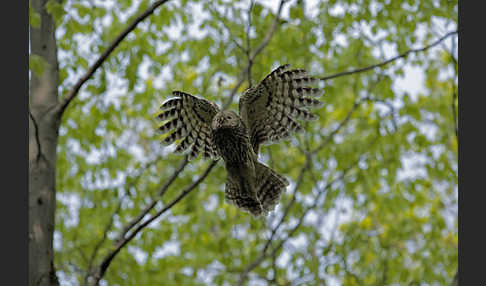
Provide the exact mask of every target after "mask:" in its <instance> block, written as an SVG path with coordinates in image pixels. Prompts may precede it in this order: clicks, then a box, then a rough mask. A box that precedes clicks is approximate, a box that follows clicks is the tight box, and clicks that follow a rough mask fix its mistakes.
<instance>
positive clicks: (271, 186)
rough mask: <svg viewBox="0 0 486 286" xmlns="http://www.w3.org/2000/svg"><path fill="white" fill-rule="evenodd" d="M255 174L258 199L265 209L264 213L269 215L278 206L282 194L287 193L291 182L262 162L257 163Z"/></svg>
mask: <svg viewBox="0 0 486 286" xmlns="http://www.w3.org/2000/svg"><path fill="white" fill-rule="evenodd" d="M255 173H256V177H257V180H256V189H257V195H258V199H259V200H260V203H261V206H262V207H263V213H265V214H267V213H268V212H270V211H272V210H273V209H274V208H275V206H276V205H277V204H278V202H279V201H280V197H281V196H282V192H283V191H285V188H286V187H287V186H288V185H289V182H288V181H287V179H285V178H284V177H283V176H281V175H279V174H278V173H277V172H275V171H274V170H272V169H270V168H269V167H267V166H265V165H264V164H262V163H260V162H257V163H256V165H255Z"/></svg>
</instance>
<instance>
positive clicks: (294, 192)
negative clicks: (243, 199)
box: [263, 156, 311, 253]
mask: <svg viewBox="0 0 486 286" xmlns="http://www.w3.org/2000/svg"><path fill="white" fill-rule="evenodd" d="M306 157H307V158H306V161H305V165H304V167H302V168H301V169H300V173H299V176H298V178H297V182H296V184H295V187H294V190H293V191H292V199H291V200H290V202H289V203H288V204H287V206H286V207H285V210H284V211H283V215H282V217H281V218H280V221H279V222H278V224H277V225H276V226H275V227H274V228H273V229H272V233H271V235H270V238H269V239H268V240H267V242H266V243H265V246H264V247H263V253H266V252H267V250H268V247H269V246H270V244H271V243H272V241H273V239H274V236H275V234H276V233H277V231H278V229H279V228H280V226H281V225H282V223H283V222H284V221H285V218H286V217H287V215H288V213H289V212H290V209H291V207H292V205H293V204H294V203H295V200H296V194H297V190H298V189H299V188H300V185H301V184H302V181H303V179H304V174H305V172H306V171H308V170H309V169H310V166H311V164H310V156H306Z"/></svg>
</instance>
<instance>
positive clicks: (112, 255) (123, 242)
mask: <svg viewBox="0 0 486 286" xmlns="http://www.w3.org/2000/svg"><path fill="white" fill-rule="evenodd" d="M216 163H217V161H212V162H211V164H210V165H209V166H208V167H207V168H206V170H205V171H204V173H203V174H202V175H201V176H200V177H199V178H198V179H197V180H196V181H194V182H193V183H192V184H191V185H190V186H188V187H187V188H185V189H184V190H182V192H181V193H180V194H179V196H177V197H176V198H175V199H174V200H172V201H171V202H170V203H169V204H167V205H166V206H165V207H164V208H162V209H161V210H160V211H158V212H157V213H156V214H154V215H153V216H152V217H151V218H149V219H148V220H146V221H145V222H143V223H142V224H140V225H138V226H137V228H135V229H134V230H133V231H132V232H131V233H130V234H129V235H128V236H127V237H126V238H123V239H122V240H120V241H119V242H118V243H117V245H116V246H115V248H114V249H113V250H111V251H110V252H109V253H108V254H107V255H106V256H105V258H104V259H103V261H102V262H101V264H100V266H99V269H98V272H97V273H96V276H95V281H94V283H93V285H98V283H99V281H100V280H101V278H103V276H104V275H105V273H106V270H107V269H108V267H109V266H110V263H111V261H112V260H113V258H115V256H116V255H117V254H118V253H119V252H120V250H121V249H122V248H123V247H124V246H125V245H126V244H127V243H128V242H130V241H131V240H132V239H133V238H134V237H135V236H136V235H137V234H138V233H139V232H140V231H141V230H142V229H144V228H145V227H147V226H148V225H149V224H150V223H152V222H153V221H154V220H155V219H157V218H158V217H159V216H161V215H162V214H164V213H165V212H166V211H168V210H169V209H171V208H172V207H173V206H174V205H175V204H176V203H177V202H179V201H180V200H181V199H182V198H184V197H185V196H187V195H188V194H189V193H190V192H191V191H192V190H193V189H195V188H196V187H197V186H198V185H199V184H200V183H201V182H202V181H203V180H204V179H205V178H206V177H207V176H208V175H209V173H210V172H211V170H212V169H213V167H214V166H216Z"/></svg>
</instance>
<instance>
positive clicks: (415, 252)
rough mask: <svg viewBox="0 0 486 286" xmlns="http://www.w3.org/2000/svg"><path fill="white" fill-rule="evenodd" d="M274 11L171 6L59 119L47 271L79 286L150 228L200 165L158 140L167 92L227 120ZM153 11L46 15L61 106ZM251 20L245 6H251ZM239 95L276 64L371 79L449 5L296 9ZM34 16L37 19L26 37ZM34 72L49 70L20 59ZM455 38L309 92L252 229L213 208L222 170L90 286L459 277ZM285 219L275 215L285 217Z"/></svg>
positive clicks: (56, 7)
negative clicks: (180, 93)
mask: <svg viewBox="0 0 486 286" xmlns="http://www.w3.org/2000/svg"><path fill="white" fill-rule="evenodd" d="M278 4H279V3H278V1H270V0H267V1H264V0H258V1H251V2H250V1H229V0H225V1H223V0H217V1H199V0H189V1H175V0H174V1H168V2H167V3H165V4H164V5H162V6H161V7H159V8H158V9H156V10H155V12H154V14H153V15H151V16H150V17H148V18H147V19H146V20H145V21H143V22H141V23H140V24H139V25H138V27H137V28H136V29H135V30H134V31H132V32H131V33H130V34H129V35H128V37H127V38H126V39H125V40H124V41H123V42H122V43H121V44H120V45H119V46H118V47H117V48H116V50H115V51H114V52H113V53H112V54H111V55H110V57H109V58H108V59H107V60H106V61H105V62H104V63H103V65H102V66H101V68H100V69H99V70H98V71H97V72H96V73H95V74H94V76H93V78H92V79H91V80H89V81H88V82H87V83H86V84H85V86H84V87H83V89H82V90H81V91H80V94H79V96H78V97H77V98H76V100H74V101H73V103H72V105H71V106H70V107H69V108H68V110H66V113H65V114H64V116H63V121H62V125H61V128H60V141H59V145H58V162H57V164H58V166H57V212H56V231H55V236H54V247H55V251H56V253H55V266H56V268H57V270H58V276H59V279H60V282H61V285H80V284H83V283H85V282H87V281H90V279H91V277H90V276H92V275H93V272H94V270H93V269H95V267H96V266H97V265H99V263H101V261H102V259H103V257H104V256H105V255H106V254H107V253H108V252H109V251H111V250H112V249H113V248H114V245H116V241H115V240H116V238H117V237H118V236H119V235H120V233H121V232H122V230H123V228H124V227H125V225H126V224H127V223H129V222H130V221H131V220H132V219H133V218H134V217H136V216H137V215H139V214H140V213H141V212H142V211H143V209H144V208H145V207H147V206H148V205H150V204H151V203H152V202H153V201H160V202H159V203H158V204H157V205H156V206H155V207H154V208H153V210H152V211H151V212H150V213H149V214H148V215H147V217H149V216H150V214H154V213H155V212H157V211H159V210H160V209H162V208H163V207H164V206H165V205H167V204H168V203H169V202H171V201H172V200H173V199H174V198H176V197H177V196H178V195H179V194H180V192H181V191H182V190H183V189H185V188H187V187H188V186H189V185H190V184H191V183H192V182H193V181H194V180H195V179H196V178H198V177H199V176H201V174H203V172H204V170H205V168H206V167H207V166H208V165H209V164H210V162H208V161H205V160H203V159H202V158H198V159H196V160H194V161H191V162H190V163H189V164H187V165H186V166H185V167H184V168H183V170H182V171H181V172H180V173H178V176H177V178H176V179H175V180H174V181H173V183H172V184H171V185H170V186H169V187H168V188H167V190H166V192H165V193H164V195H163V196H162V197H159V196H158V193H159V191H160V189H161V187H162V186H163V185H164V184H165V183H167V182H168V180H169V178H170V177H171V175H172V174H173V173H174V172H175V171H176V169H177V167H178V166H180V164H181V162H183V161H184V159H183V156H180V155H174V154H172V153H171V151H172V150H173V149H174V148H173V146H169V147H165V146H162V145H161V144H160V139H161V137H160V136H159V135H157V134H156V133H155V130H156V128H157V124H158V123H157V121H156V120H155V116H156V114H157V110H158V106H160V104H161V103H162V101H164V100H165V99H167V98H169V97H170V95H171V91H172V90H174V89H178V90H184V91H186V92H189V93H192V94H195V95H199V96H203V97H205V98H207V99H209V100H213V101H215V102H217V103H218V104H219V105H220V106H221V105H222V104H224V102H225V100H227V99H228V98H229V95H230V93H231V90H232V89H233V88H234V87H235V85H236V84H237V81H238V75H240V74H241V73H242V71H243V70H244V69H245V67H246V66H247V64H248V54H249V52H251V51H253V50H254V49H255V48H256V47H257V46H258V45H259V44H260V43H262V41H263V39H264V38H265V36H266V35H267V33H268V31H269V29H270V27H271V25H272V22H273V20H274V18H275V13H276V12H277V7H278ZM150 5H151V1H147V0H141V1H128V0H121V1H101V0H82V1H72V0H64V1H62V2H61V3H59V2H56V1H49V2H48V4H47V9H48V11H49V12H50V13H51V14H52V15H53V16H54V17H55V19H56V21H57V25H58V26H57V32H56V38H57V44H58V55H59V69H60V75H61V76H60V85H59V93H60V96H61V97H62V96H65V95H66V94H67V93H68V92H69V90H70V89H71V88H72V86H73V85H74V83H75V82H76V81H77V79H78V78H79V77H80V76H81V75H83V74H84V73H85V72H86V70H87V69H88V68H89V65H90V64H92V63H93V62H94V61H95V60H96V59H97V57H98V55H99V54H101V53H102V52H103V51H104V50H105V49H106V48H107V46H108V45H109V44H110V42H111V41H113V39H114V38H115V37H116V36H117V35H118V34H119V33H120V32H121V31H122V30H123V29H125V28H126V26H127V24H128V23H129V22H130V21H131V20H133V19H134V18H135V17H136V16H137V15H138V14H140V13H141V12H143V11H144V10H146V9H147V8H148V7H149V6H150ZM250 7H251V9H250ZM281 14H282V15H281V19H280V21H279V25H278V27H277V28H276V30H275V33H274V34H273V36H272V38H271V40H270V41H269V43H268V45H267V46H266V47H265V48H264V49H263V50H262V51H261V53H260V54H259V55H257V56H256V58H255V60H254V61H253V63H252V67H251V74H250V77H248V78H247V79H246V80H245V81H244V82H243V84H242V85H241V86H239V87H238V90H237V91H238V93H237V96H236V97H234V98H233V101H232V104H231V106H230V108H233V109H236V108H237V102H238V101H237V100H238V94H240V93H241V92H242V91H243V90H244V88H246V87H248V85H249V84H250V80H251V83H252V84H256V83H257V82H258V81H260V80H261V79H262V78H263V77H264V76H265V75H266V74H267V73H268V72H270V71H271V70H272V69H273V68H275V67H277V66H278V65H280V64H285V63H289V64H291V65H292V66H293V67H295V68H305V69H307V70H308V71H309V73H310V74H311V75H314V76H319V77H323V76H328V75H332V74H334V73H337V72H342V71H346V70H352V69H356V68H360V67H365V66H370V65H373V64H376V63H379V62H383V61H384V60H386V59H388V58H391V57H393V56H395V55H398V54H400V53H403V52H406V51H407V50H410V49H413V48H421V47H425V46H427V45H429V44H431V43H432V42H433V41H435V40H437V39H438V38H440V37H441V36H443V35H445V34H446V33H448V32H450V31H455V30H457V1H433V0H418V1H396V0H329V1H317V0H315V1H310V0H308V1H305V0H299V1H296V0H291V1H287V2H285V3H284V4H283V9H282V13H281ZM39 21H40V19H39V17H38V15H36V13H35V12H33V11H32V10H31V11H30V23H31V25H39ZM30 68H31V71H32V72H36V73H41V72H42V70H43V63H42V61H41V60H40V59H39V57H36V55H31V56H30ZM457 84H458V83H457V35H453V36H452V37H449V38H447V39H445V40H444V41H443V42H441V44H439V45H437V46H435V47H434V48H431V49H429V50H427V51H424V52H419V53H411V54H410V55H409V56H408V57H404V58H402V59H399V60H397V61H393V62H391V63H390V64H388V65H386V66H384V67H381V68H376V69H373V70H371V71H367V72H362V73H354V74H350V75H346V76H341V77H337V78H334V79H330V80H326V81H323V82H321V83H320V86H321V87H322V88H323V90H324V93H323V96H322V97H321V100H322V101H323V102H324V103H325V104H324V106H323V107H322V108H320V109H318V110H315V113H316V114H318V115H319V118H320V119H319V120H318V121H315V122H311V123H309V124H306V125H305V129H306V133H304V134H300V135H296V136H294V137H293V139H292V140H290V141H286V142H283V143H282V144H274V145H271V146H264V147H263V148H262V154H261V156H260V160H262V161H263V162H265V163H266V164H268V165H270V166H272V168H274V169H275V170H276V171H278V172H279V173H281V174H283V175H285V176H286V177H287V178H288V179H289V180H290V181H291V182H292V183H291V185H290V186H289V188H288V189H287V191H286V193H285V194H284V196H283V198H282V200H281V203H280V204H279V206H278V207H277V208H276V210H275V212H273V213H271V214H270V215H269V216H268V217H267V218H261V219H254V218H252V217H251V216H250V215H249V214H247V213H243V212H241V211H239V210H237V209H236V208H235V207H234V206H232V205H229V204H227V203H226V202H224V182H225V177H226V174H225V171H224V168H223V166H222V163H221V162H219V163H218V164H217V165H216V166H215V167H214V168H213V169H212V170H211V172H210V173H209V175H208V176H207V177H205V179H204V180H203V181H202V182H201V183H200V184H199V185H198V186H197V187H196V188H195V189H194V190H193V191H192V192H191V193H190V194H189V195H187V196H186V197H184V198H183V199H182V200H181V201H179V202H178V203H177V204H175V205H174V206H173V207H172V208H171V209H170V210H169V211H168V212H166V213H164V214H163V215H162V216H160V217H159V218H157V219H156V220H155V221H154V222H152V223H151V224H150V225H149V226H148V227H146V228H145V229H143V230H142V231H141V232H140V233H139V234H137V236H136V237H135V238H134V239H133V240H132V241H130V242H129V243H128V244H127V245H126V246H125V247H124V248H123V249H122V250H121V251H120V252H119V253H118V255H117V256H116V257H115V258H114V260H113V261H112V263H111V265H110V267H109V269H108V270H107V272H106V275H105V276H104V277H103V279H102V281H101V285H236V284H237V283H247V284H248V285H448V284H451V283H452V280H453V277H454V275H455V274H456V272H457V192H458V189H457V183H458V178H457V168H458V167H457V127H456V126H457V123H456V118H457ZM284 214H285V215H284Z"/></svg>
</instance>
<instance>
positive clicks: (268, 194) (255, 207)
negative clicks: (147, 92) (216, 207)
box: [158, 65, 321, 217]
mask: <svg viewBox="0 0 486 286" xmlns="http://www.w3.org/2000/svg"><path fill="white" fill-rule="evenodd" d="M316 81H317V79H316V78H312V77H309V76H308V74H307V72H306V71H305V70H303V69H289V65H283V66H280V67H278V68H276V69H275V70H273V71H272V72H271V73H270V74H268V75H267V76H266V77H265V78H264V79H263V80H262V81H261V82H260V83H259V84H258V85H256V86H254V87H251V88H248V89H247V90H245V91H244V92H243V94H242V95H241V97H240V100H239V105H238V109H239V110H238V113H236V112H235V111H232V110H221V109H220V108H219V107H218V106H217V105H216V104H215V103H213V102H210V101H208V100H206V99H204V98H200V97H196V96H193V95H190V94H188V93H184V92H181V91H174V92H173V95H174V97H173V98H170V99H168V100H166V101H165V102H164V103H163V104H162V105H161V107H160V109H161V112H160V114H159V115H158V119H159V120H161V121H163V122H164V124H163V125H162V126H160V127H159V131H160V133H162V134H166V133H169V132H171V133H170V134H168V135H167V136H166V137H165V138H164V139H163V143H165V144H172V143H174V142H175V141H177V140H179V142H178V144H177V147H176V149H175V152H176V153H187V154H188V158H189V160H191V159H194V158H196V157H197V156H198V155H199V154H200V153H202V154H203V157H204V158H206V159H219V158H222V159H223V161H224V165H225V168H226V171H227V178H226V185H225V199H226V201H227V202H229V203H231V204H234V205H236V206H237V207H238V208H240V209H242V210H244V211H247V212H249V213H251V214H252V215H253V216H255V217H258V216H261V215H263V216H265V215H267V214H268V212H270V211H272V210H273V209H274V208H275V206H276V205H277V204H278V202H279V200H280V197H281V195H282V192H284V191H285V189H286V187H287V186H288V185H289V182H288V181H287V179H286V178H285V177H283V176H282V175H280V174H278V173H277V172H275V171H274V170H272V169H271V168H269V167H268V166H266V165H265V164H263V163H262V162H259V161H258V153H259V148H260V145H262V144H265V145H267V144H271V143H274V142H278V141H280V140H283V139H287V138H289V137H290V136H291V135H292V133H297V132H301V131H303V128H302V126H301V125H300V124H299V123H298V122H297V121H296V120H297V119H300V120H314V119H317V116H316V115H314V114H313V113H311V112H310V111H309V110H308V109H309V108H310V107H317V106H320V105H321V102H320V101H319V100H318V99H316V97H317V96H319V95H321V90H320V89H319V88H315V87H311V86H312V85H313V84H315V83H316Z"/></svg>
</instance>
